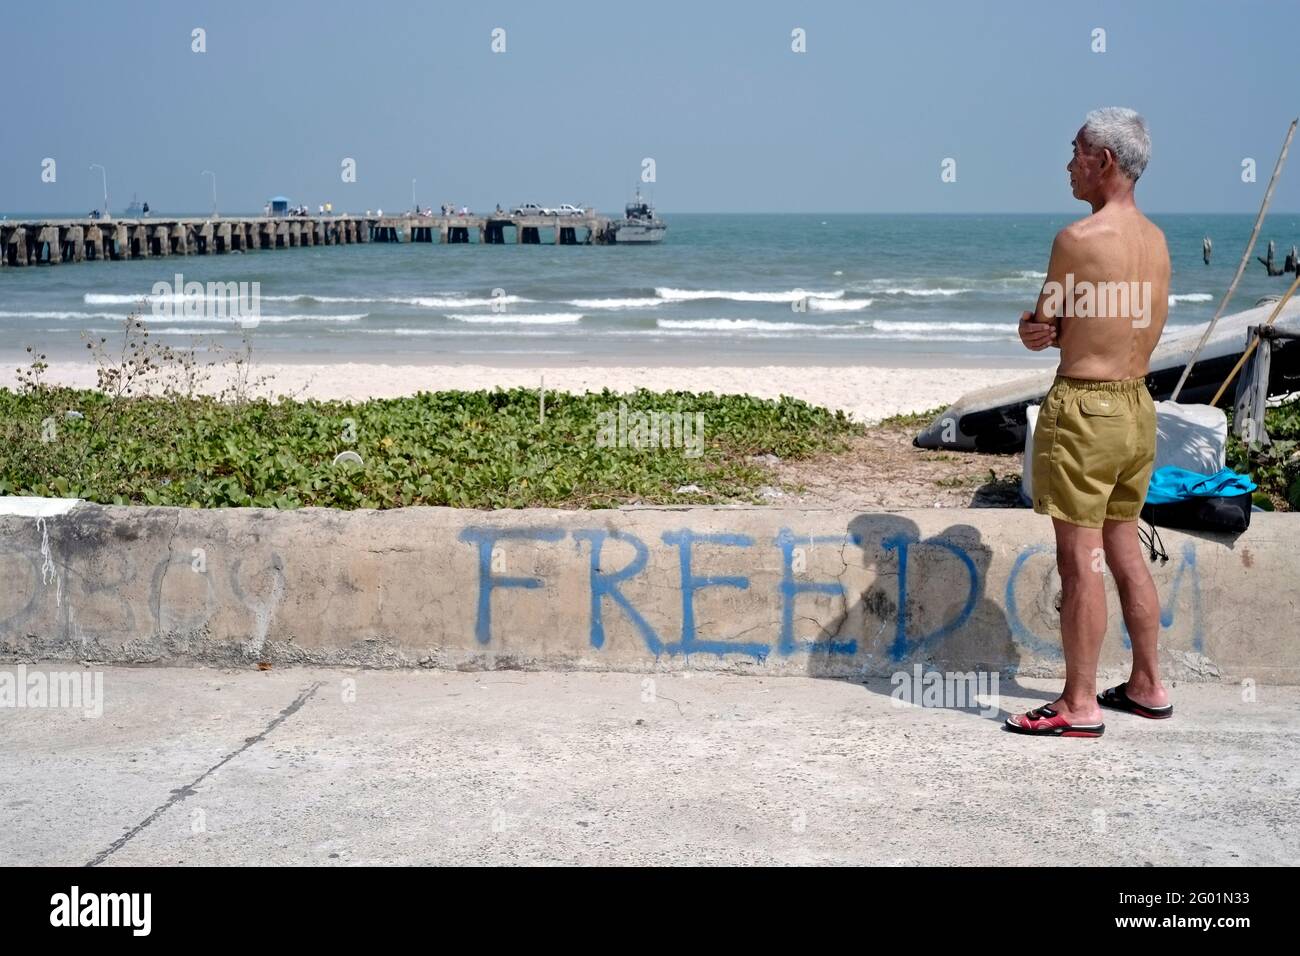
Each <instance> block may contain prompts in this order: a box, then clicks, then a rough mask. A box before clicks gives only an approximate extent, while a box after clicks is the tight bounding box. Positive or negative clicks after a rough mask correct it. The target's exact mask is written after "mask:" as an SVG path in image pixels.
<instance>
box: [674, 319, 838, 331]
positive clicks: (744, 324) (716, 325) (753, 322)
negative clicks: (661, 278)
mask: <svg viewBox="0 0 1300 956" xmlns="http://www.w3.org/2000/svg"><path fill="white" fill-rule="evenodd" d="M655 325H656V326H658V327H659V328H661V329H681V330H687V331H695V332H821V331H829V330H831V329H842V328H844V326H842V325H815V324H813V323H810V322H772V321H768V320H766V319H656V320H655Z"/></svg>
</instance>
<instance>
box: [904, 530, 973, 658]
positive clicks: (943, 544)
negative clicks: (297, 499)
mask: <svg viewBox="0 0 1300 956" xmlns="http://www.w3.org/2000/svg"><path fill="white" fill-rule="evenodd" d="M881 544H882V545H883V546H884V548H885V550H886V551H897V552H898V613H897V614H896V615H895V616H894V620H895V625H894V643H893V644H892V645H891V646H890V648H889V656H890V657H891V658H893V659H894V660H895V661H901V660H902V659H903V658H904V657H906V656H907V652H908V645H909V644H911V645H913V649H917V648H921V647H924V646H926V645H928V644H932V643H934V642H935V641H937V640H939V639H940V638H942V637H947V636H948V635H949V634H951V633H952V632H953V631H955V630H957V629H958V628H959V627H961V626H962V625H963V624H965V623H966V622H967V621H968V620H969V619H970V616H971V614H972V612H974V610H975V605H976V603H977V602H978V600H979V593H980V579H979V571H978V570H977V569H976V567H975V562H974V561H973V560H971V556H970V555H969V554H967V553H966V552H965V550H964V549H962V548H960V547H958V546H957V545H955V544H953V543H952V542H951V541H944V540H943V539H942V538H929V539H926V540H925V541H918V540H917V539H916V538H912V537H908V536H907V535H902V534H899V535H894V536H893V537H891V538H886V539H885V540H884V541H882V542H881ZM917 544H927V545H935V546H936V547H940V548H943V549H945V550H947V551H949V552H951V553H952V554H954V555H956V557H957V558H958V559H959V560H960V561H961V562H962V564H964V565H965V566H966V573H967V574H968V575H969V577H970V587H969V590H968V591H967V593H966V603H965V604H964V605H963V606H962V609H961V610H960V611H959V612H958V613H957V616H956V617H955V618H953V619H952V620H951V621H948V622H947V623H946V624H943V625H940V626H939V627H938V628H936V629H935V630H933V631H931V632H930V633H929V634H923V635H920V636H916V637H912V638H910V639H909V637H908V635H907V631H908V626H909V624H910V623H911V618H912V612H911V610H910V609H909V608H908V602H907V597H908V589H907V564H908V553H909V551H910V550H911V548H912V546H914V545H917Z"/></svg>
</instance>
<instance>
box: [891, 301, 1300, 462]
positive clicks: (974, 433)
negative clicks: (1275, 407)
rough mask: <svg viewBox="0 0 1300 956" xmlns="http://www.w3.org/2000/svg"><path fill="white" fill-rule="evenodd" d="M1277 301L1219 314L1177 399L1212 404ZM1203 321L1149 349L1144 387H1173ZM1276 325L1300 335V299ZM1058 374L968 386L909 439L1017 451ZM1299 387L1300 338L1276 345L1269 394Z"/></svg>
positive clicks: (1224, 402) (1225, 402) (1155, 393)
mask: <svg viewBox="0 0 1300 956" xmlns="http://www.w3.org/2000/svg"><path fill="white" fill-rule="evenodd" d="M1274 308H1275V305H1274V303H1272V302H1269V303H1265V304H1263V305H1259V306H1256V307H1255V308H1253V309H1247V310H1246V311H1244V312H1237V313H1234V314H1233V315H1226V316H1224V317H1223V318H1221V319H1219V322H1218V325H1217V326H1216V327H1215V330H1214V334H1213V335H1212V336H1210V340H1209V341H1208V342H1206V343H1205V349H1204V350H1203V351H1202V352H1201V356H1200V358H1199V359H1197V361H1196V366H1195V367H1194V368H1193V369H1192V372H1191V374H1190V375H1188V377H1187V383H1186V384H1185V385H1184V386H1183V390H1182V392H1180V393H1179V396H1178V400H1179V402H1181V403H1184V404H1204V403H1208V402H1209V401H1210V399H1212V398H1213V397H1214V393H1215V392H1216V391H1218V388H1219V386H1220V385H1222V384H1223V380H1224V379H1225V378H1227V377H1228V373H1229V372H1231V371H1232V367H1233V366H1234V365H1235V364H1236V363H1237V359H1239V358H1240V357H1241V353H1242V351H1243V350H1244V349H1245V348H1246V343H1247V341H1248V338H1249V334H1248V332H1247V329H1248V328H1249V327H1250V326H1252V325H1262V324H1263V323H1264V322H1265V321H1266V320H1267V319H1268V317H1269V315H1271V314H1272V311H1273V309H1274ZM1205 326H1206V323H1201V324H1200V325H1194V326H1188V327H1186V328H1180V329H1178V330H1176V331H1173V332H1170V331H1168V330H1167V331H1166V333H1165V335H1164V336H1163V337H1162V338H1161V341H1160V344H1159V345H1157V346H1156V350H1155V352H1153V353H1152V355H1151V371H1150V372H1149V373H1148V374H1147V388H1149V389H1150V390H1151V395H1152V397H1154V398H1155V399H1156V400H1157V401H1160V400H1164V399H1167V398H1168V397H1169V396H1170V395H1171V394H1172V393H1173V390H1174V388H1175V386H1177V384H1178V378H1179V376H1181V375H1182V373H1183V367H1184V366H1185V365H1186V364H1187V361H1188V360H1189V359H1190V358H1191V357H1192V353H1193V352H1194V351H1195V350H1196V343H1197V342H1199V341H1200V340H1201V336H1202V335H1203V334H1204V333H1205ZM1274 328H1276V329H1278V330H1279V331H1281V332H1284V333H1285V332H1289V333H1293V334H1300V302H1298V301H1295V300H1293V301H1291V302H1290V303H1288V304H1287V307H1286V308H1285V309H1283V311H1282V314H1281V315H1280V316H1279V317H1278V320H1277V321H1276V322H1275V323H1274ZM1054 377H1055V373H1054V372H1038V373H1035V374H1033V375H1029V376H1026V377H1024V378H1019V379H1016V380H1015V381H1013V382H1008V383H1007V384H1005V385H994V386H991V387H989V388H982V389H979V390H978V391H974V392H969V393H968V394H966V395H963V396H962V397H961V398H960V399H958V400H957V401H956V402H955V403H954V404H953V405H951V406H949V408H948V409H947V410H946V411H944V412H943V413H942V414H941V415H939V417H938V418H936V419H935V420H934V421H933V422H931V423H930V425H929V426H928V427H926V428H925V429H924V430H923V431H922V432H921V433H920V434H919V435H917V436H916V438H914V439H913V440H912V444H914V445H916V446H918V447H920V448H945V449H957V450H965V451H989V452H1012V451H1020V450H1021V449H1022V448H1024V445H1025V424H1026V419H1025V409H1026V408H1027V407H1028V406H1030V405H1037V404H1039V403H1040V402H1042V400H1043V397H1044V396H1045V395H1046V394H1047V390H1048V389H1049V388H1050V387H1051V385H1052V379H1053V378H1054ZM1234 388H1235V383H1234V385H1232V386H1229V388H1228V390H1227V392H1225V393H1224V397H1223V398H1222V399H1221V400H1220V402H1219V404H1220V405H1221V406H1223V407H1227V406H1229V405H1230V403H1231V401H1232V396H1233V392H1234ZM1295 391H1300V342H1296V343H1293V344H1291V345H1290V347H1289V348H1282V349H1278V350H1277V351H1275V352H1274V354H1273V362H1272V367H1271V370H1270V374H1269V387H1268V393H1269V394H1270V395H1286V394H1289V393H1291V392H1295Z"/></svg>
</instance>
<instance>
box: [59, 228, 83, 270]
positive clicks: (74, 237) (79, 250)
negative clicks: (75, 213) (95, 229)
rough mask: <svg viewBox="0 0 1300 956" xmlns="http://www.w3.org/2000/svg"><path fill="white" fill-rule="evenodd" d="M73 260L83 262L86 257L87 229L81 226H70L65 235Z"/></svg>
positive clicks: (64, 239) (65, 241)
mask: <svg viewBox="0 0 1300 956" xmlns="http://www.w3.org/2000/svg"><path fill="white" fill-rule="evenodd" d="M63 241H64V243H65V244H66V245H67V246H68V251H69V252H70V253H71V254H72V261H73V262H82V261H84V260H85V258H86V230H85V229H83V228H82V227H81V226H69V227H68V231H67V233H66V234H65V235H64V237H63Z"/></svg>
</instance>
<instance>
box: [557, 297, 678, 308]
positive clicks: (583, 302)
mask: <svg viewBox="0 0 1300 956" xmlns="http://www.w3.org/2000/svg"><path fill="white" fill-rule="evenodd" d="M663 304H664V300H663V299H654V298H644V297H642V298H630V299H570V300H569V305H574V306H577V307H578V308H579V309H652V308H654V307H656V306H660V305H663Z"/></svg>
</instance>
